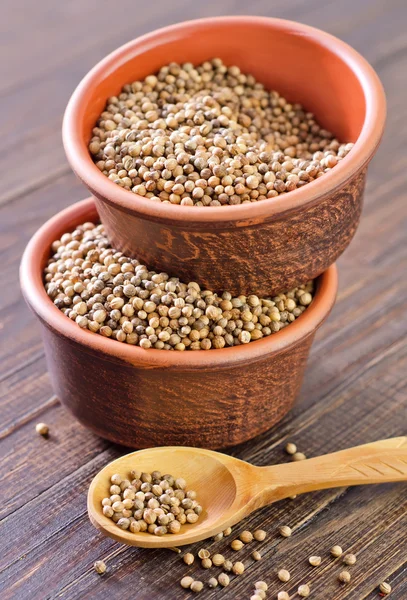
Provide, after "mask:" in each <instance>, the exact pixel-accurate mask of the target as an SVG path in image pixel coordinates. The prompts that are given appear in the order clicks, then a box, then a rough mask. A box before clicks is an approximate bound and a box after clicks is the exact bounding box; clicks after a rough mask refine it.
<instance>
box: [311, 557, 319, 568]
mask: <svg viewBox="0 0 407 600" xmlns="http://www.w3.org/2000/svg"><path fill="white" fill-rule="evenodd" d="M308 561H309V564H310V565H312V566H313V567H319V565H320V564H321V557H320V556H310V557H309V559H308Z"/></svg>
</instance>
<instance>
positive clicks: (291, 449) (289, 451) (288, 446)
mask: <svg viewBox="0 0 407 600" xmlns="http://www.w3.org/2000/svg"><path fill="white" fill-rule="evenodd" d="M285 451H286V452H287V454H291V455H292V454H295V453H296V452H297V446H296V445H295V444H293V443H292V442H287V444H286V446H285Z"/></svg>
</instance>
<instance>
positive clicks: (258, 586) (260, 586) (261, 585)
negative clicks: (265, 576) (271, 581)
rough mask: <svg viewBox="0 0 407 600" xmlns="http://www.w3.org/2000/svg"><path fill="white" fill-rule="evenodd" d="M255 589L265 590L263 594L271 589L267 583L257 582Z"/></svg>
mask: <svg viewBox="0 0 407 600" xmlns="http://www.w3.org/2000/svg"><path fill="white" fill-rule="evenodd" d="M254 587H255V588H256V590H263V592H267V590H268V589H269V586H268V585H267V583H266V582H265V581H256V583H255V584H254Z"/></svg>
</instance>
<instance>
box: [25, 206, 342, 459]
mask: <svg viewBox="0 0 407 600" xmlns="http://www.w3.org/2000/svg"><path fill="white" fill-rule="evenodd" d="M89 220H95V221H96V220H97V212H96V207H95V203H94V201H93V200H92V199H88V200H85V201H83V202H79V203H78V204H74V205H73V206H71V207H70V208H68V209H66V210H64V211H62V212H61V213H59V214H58V215H56V216H55V217H53V218H52V219H51V220H50V221H48V222H47V223H45V225H43V226H42V227H41V229H39V231H38V232H37V233H36V234H35V235H34V237H33V238H32V239H31V241H30V243H29V244H28V246H27V248H26V250H25V252H24V256H23V259H22V263H21V273H20V277H21V287H22V290H23V294H24V296H25V299H26V301H27V303H28V305H29V306H30V308H31V309H32V310H33V312H34V313H35V314H36V315H37V317H38V318H39V320H40V322H41V325H42V335H43V339H44V345H45V351H46V357H47V362H48V369H49V372H50V376H51V380H52V383H53V386H54V389H55V393H56V394H57V396H58V397H59V399H60V400H61V401H62V403H63V404H64V405H65V406H66V407H67V408H69V410H71V412H72V413H73V414H74V415H75V416H76V417H77V418H78V420H79V421H81V423H83V424H84V425H85V426H86V427H89V428H90V429H92V430H93V431H95V432H96V433H97V434H99V435H101V436H102V437H105V438H108V439H109V440H111V441H113V442H117V443H119V444H124V445H126V446H131V447H135V448H144V447H147V446H158V445H178V444H183V445H193V446H203V447H206V448H221V447H225V446H230V445H233V444H238V443H240V442H243V441H245V440H247V439H249V438H252V437H254V436H255V435H257V434H259V433H261V432H263V431H265V430H267V429H269V427H271V426H272V425H274V424H275V423H277V421H279V420H280V419H281V418H282V417H283V416H284V415H285V414H286V413H287V412H288V411H289V410H290V408H291V406H292V404H293V402H294V399H295V397H296V395H297V393H298V390H299V388H300V385H301V381H302V377H303V374H304V369H305V364H306V362H307V357H308V354H309V350H310V347H311V343H312V340H313V337H314V334H315V331H316V329H317V328H318V327H319V326H320V325H321V323H322V322H323V321H324V319H325V318H326V317H327V315H328V314H329V312H330V310H331V308H332V306H333V305H334V302H335V296H336V291H337V274H336V267H335V266H332V267H330V268H329V269H328V270H327V271H326V272H325V273H324V274H323V275H321V277H320V278H319V279H318V284H317V292H316V295H315V298H314V300H313V302H312V304H311V305H310V306H309V308H307V310H306V311H305V312H304V313H303V314H302V315H301V316H300V317H299V318H298V319H297V320H296V321H294V323H292V324H290V325H289V326H288V327H286V328H284V329H283V330H281V331H280V332H278V333H276V334H273V335H271V336H269V337H266V338H263V339H261V340H258V341H255V342H251V343H250V344H247V345H244V346H235V347H233V348H223V349H220V350H207V351H204V350H201V351H196V352H194V351H186V352H176V351H170V350H155V349H149V350H144V349H142V348H139V347H137V346H128V345H127V344H123V343H121V342H117V341H115V340H111V339H108V338H104V337H102V336H101V335H98V334H96V333H91V332H90V331H88V330H83V329H80V328H79V327H78V326H77V325H76V324H75V323H74V322H73V321H71V320H70V319H68V318H67V317H66V316H65V315H64V314H63V313H61V312H60V311H59V310H58V309H57V308H56V306H55V305H54V304H53V302H52V301H51V300H50V299H49V297H48V296H47V294H46V292H45V289H44V286H43V278H42V271H43V268H44V266H45V264H46V262H47V259H48V258H49V255H50V247H51V243H52V242H53V241H54V240H55V239H58V238H59V237H60V236H61V234H62V233H64V232H66V231H73V230H74V229H75V227H76V226H77V225H79V224H80V223H83V222H85V221H89Z"/></svg>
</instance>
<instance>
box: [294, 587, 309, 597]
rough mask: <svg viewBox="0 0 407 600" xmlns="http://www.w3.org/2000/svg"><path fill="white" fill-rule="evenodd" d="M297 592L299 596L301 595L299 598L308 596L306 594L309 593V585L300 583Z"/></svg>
mask: <svg viewBox="0 0 407 600" xmlns="http://www.w3.org/2000/svg"><path fill="white" fill-rule="evenodd" d="M297 593H298V595H299V596H301V598H308V596H309V595H310V593H311V590H310V588H309V585H307V584H304V585H300V586H299V587H298V590H297Z"/></svg>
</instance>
